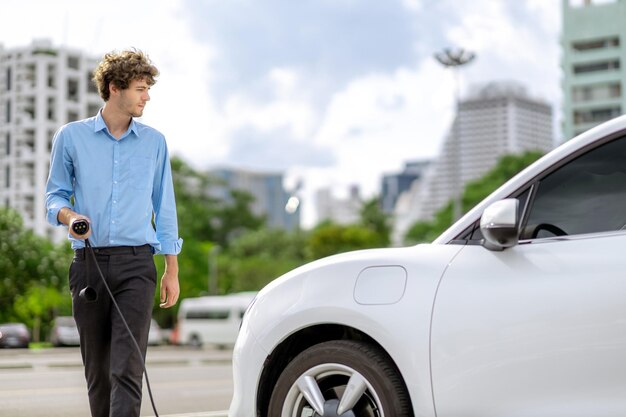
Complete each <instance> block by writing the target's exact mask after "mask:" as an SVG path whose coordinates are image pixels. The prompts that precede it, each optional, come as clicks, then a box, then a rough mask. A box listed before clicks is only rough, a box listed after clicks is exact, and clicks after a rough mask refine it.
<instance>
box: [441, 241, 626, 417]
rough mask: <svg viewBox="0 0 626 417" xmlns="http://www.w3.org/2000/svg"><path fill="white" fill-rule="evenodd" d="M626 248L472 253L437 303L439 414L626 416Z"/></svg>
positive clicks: (463, 256)
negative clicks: (600, 410) (625, 253)
mask: <svg viewBox="0 0 626 417" xmlns="http://www.w3.org/2000/svg"><path fill="white" fill-rule="evenodd" d="M590 245H593V247H594V249H595V250H594V251H592V252H590V251H589V247H590ZM624 248H626V232H624V233H616V234H602V235H600V234H598V235H595V236H583V237H578V238H574V237H572V238H567V239H564V240H560V239H559V240H556V239H555V240H551V239H546V240H545V241H544V242H541V243H534V244H532V245H524V244H520V245H518V246H516V247H514V248H511V249H507V250H505V251H502V252H492V251H488V250H485V248H483V247H481V246H467V247H465V248H464V249H463V251H461V253H460V254H459V255H458V256H457V257H456V258H455V260H454V262H453V263H452V265H451V266H450V267H449V268H448V270H447V271H446V274H445V277H444V278H443V279H442V282H441V285H440V287H439V291H438V293H437V300H436V302H435V309H434V315H433V325H432V327H433V330H432V352H433V356H432V374H433V390H434V398H435V403H436V404H437V416H438V417H452V416H459V415H464V416H479V415H480V416H483V417H501V416H504V415H506V416H520V417H521V416H524V417H531V416H537V417H539V416H541V417H552V416H570V417H583V416H589V415H599V414H597V410H598V404H602V405H603V407H604V413H603V414H601V415H602V416H603V417H608V416H615V417H617V416H624V415H626V395H624V392H626V360H625V358H626V302H624V300H626V279H625V278H626V271H625V270H624V266H625V264H626V263H625V260H626V257H623V255H621V254H622V253H623V251H624ZM620 258H621V259H620ZM581 260H584V261H583V262H581ZM618 260H619V261H618ZM609 262H610V264H608V263H609ZM484 265H489V266H490V271H489V275H485V274H484ZM598 265H603V271H604V273H603V274H598V273H597V270H598ZM555 305H556V306H558V307H555ZM511 410H515V414H512V412H511Z"/></svg>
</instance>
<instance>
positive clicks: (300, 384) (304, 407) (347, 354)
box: [268, 340, 413, 417]
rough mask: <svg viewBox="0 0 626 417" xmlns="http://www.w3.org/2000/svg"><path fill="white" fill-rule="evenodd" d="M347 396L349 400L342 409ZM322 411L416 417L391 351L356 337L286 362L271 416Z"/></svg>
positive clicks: (330, 416)
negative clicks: (385, 350) (341, 405)
mask: <svg viewBox="0 0 626 417" xmlns="http://www.w3.org/2000/svg"><path fill="white" fill-rule="evenodd" d="M348 382H350V383H348ZM342 399H343V400H344V401H345V402H346V403H345V404H344V405H343V409H342V410H338V406H339V405H340V403H341V401H342ZM313 403H315V405H316V407H317V408H316V407H314V406H313ZM320 410H323V412H322V413H320V412H319V411H320ZM340 411H341V414H339V412H340ZM322 414H323V415H324V417H335V416H339V415H341V416H342V417H412V416H413V412H412V409H411V405H410V399H409V395H408V392H407V389H406V386H405V384H404V381H403V380H402V377H401V376H400V373H399V371H398V370H397V368H396V366H395V365H394V364H393V362H392V361H391V359H390V358H389V357H388V355H387V354H386V353H385V352H383V351H382V350H381V349H379V348H377V347H376V346H373V345H371V344H368V343H364V342H356V341H351V340H335V341H330V342H324V343H320V344H318V345H315V346H312V347H310V348H308V349H306V350H305V351H303V352H302V353H300V354H299V355H298V356H296V357H295V358H294V359H293V360H292V361H291V362H290V363H289V365H287V367H286V368H285V369H284V371H283V372H282V373H281V375H280V376H279V378H278V381H277V382H276V386H275V388H274V391H273V392H272V396H271V398H270V403H269V407H268V417H305V416H319V415H322Z"/></svg>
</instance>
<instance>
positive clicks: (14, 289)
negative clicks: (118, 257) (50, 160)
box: [0, 209, 72, 335]
mask: <svg viewBox="0 0 626 417" xmlns="http://www.w3.org/2000/svg"><path fill="white" fill-rule="evenodd" d="M71 257H72V253H71V251H70V250H69V248H68V246H67V244H65V245H62V246H54V245H52V243H50V242H49V241H48V240H47V239H44V238H42V237H39V236H36V235H35V234H34V233H33V232H32V231H30V230H26V229H25V228H24V224H23V221H22V218H21V216H20V215H19V213H17V212H16V211H14V210H11V209H0V322H6V321H22V322H24V323H26V324H28V325H30V326H31V327H35V330H38V329H39V323H41V325H42V329H43V332H42V334H44V335H45V334H47V333H46V332H45V331H46V330H47V328H48V323H49V321H50V320H51V319H52V317H53V316H54V315H55V314H68V312H69V311H71V307H70V306H71V297H70V293H69V289H68V283H67V272H68V267H69V263H70V260H71ZM36 334H39V333H38V332H36Z"/></svg>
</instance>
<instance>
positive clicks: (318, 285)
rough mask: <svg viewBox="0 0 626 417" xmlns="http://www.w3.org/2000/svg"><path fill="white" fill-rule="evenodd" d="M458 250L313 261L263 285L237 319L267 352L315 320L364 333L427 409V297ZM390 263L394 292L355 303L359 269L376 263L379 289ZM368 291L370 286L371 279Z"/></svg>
mask: <svg viewBox="0 0 626 417" xmlns="http://www.w3.org/2000/svg"><path fill="white" fill-rule="evenodd" d="M461 249H462V246H459V245H418V246H413V247H408V248H392V249H379V250H367V251H357V252H351V253H346V254H342V255H336V256H333V257H329V258H325V259H323V260H320V261H316V262H313V263H311V264H308V265H305V266H304V267H302V268H299V269H296V270H294V271H292V272H291V273H289V274H287V275H285V276H283V277H281V278H279V279H277V280H275V281H274V282H272V283H271V284H270V285H269V286H267V287H266V288H265V289H264V290H262V291H261V292H260V293H259V295H258V296H257V299H256V300H255V302H254V305H253V306H252V308H250V310H249V311H248V313H247V314H246V318H245V319H244V326H245V327H246V329H248V328H252V329H254V338H255V339H256V340H257V341H258V343H259V345H260V346H261V347H262V348H263V350H264V351H266V352H268V353H271V352H273V351H274V350H275V349H276V348H277V347H278V346H279V345H280V344H281V343H282V342H283V341H284V340H285V339H287V338H288V337H290V336H291V335H293V334H295V333H297V332H299V331H301V330H302V329H305V328H307V327H311V326H316V325H320V324H338V325H342V326H347V327H351V328H354V329H356V330H358V331H360V332H363V333H365V334H367V335H368V336H369V337H371V338H372V339H374V340H375V341H376V342H377V343H378V344H379V345H380V346H381V347H382V348H383V349H385V350H386V352H387V353H388V354H389V355H390V357H391V358H392V360H393V361H394V362H395V363H396V365H397V366H398V367H399V369H400V370H401V373H402V375H403V378H404V380H405V383H406V385H407V387H408V388H409V391H410V393H411V398H412V402H413V406H414V411H415V412H416V415H434V408H433V404H432V392H431V386H430V384H431V382H430V356H429V355H430V340H429V338H430V323H431V314H432V309H433V300H434V298H435V294H436V291H437V286H438V284H439V280H440V278H441V276H442V275H443V273H444V271H445V268H446V266H447V265H448V264H449V262H450V260H451V259H452V258H453V257H454V256H455V255H456V254H457V253H458V252H459V251H460V250H461ZM390 266H392V267H397V268H402V269H404V270H405V271H406V283H405V288H404V291H403V293H402V294H401V296H400V297H399V298H398V299H397V300H387V301H385V300H383V302H380V303H377V302H376V298H375V297H374V298H371V302H365V303H364V302H358V301H357V299H358V298H357V297H355V289H356V285H357V281H358V278H359V276H362V273H363V271H365V270H367V269H368V268H381V271H383V272H381V274H380V276H379V277H378V278H379V279H380V281H381V282H380V287H381V288H384V286H385V285H386V276H385V273H384V272H385V270H384V268H386V267H390ZM395 271H396V272H397V270H395ZM371 290H372V291H375V290H376V286H375V284H372V288H371ZM303 294H307V296H306V297H304V296H303ZM368 299H370V298H368ZM248 324H251V326H248ZM418 411H419V412H418Z"/></svg>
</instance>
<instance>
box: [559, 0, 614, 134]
mask: <svg viewBox="0 0 626 417" xmlns="http://www.w3.org/2000/svg"><path fill="white" fill-rule="evenodd" d="M561 1H562V11H563V33H562V36H561V42H562V49H563V57H562V61H561V62H562V69H563V139H564V140H569V139H571V138H572V137H574V136H576V135H578V134H580V133H582V132H584V131H585V130H587V129H589V128H591V127H593V126H595V125H597V124H600V123H602V122H604V121H606V120H609V119H611V118H614V117H617V116H619V115H621V114H622V113H623V112H624V109H626V98H625V96H624V87H625V86H624V80H626V65H624V64H622V60H623V59H626V25H625V24H624V23H625V22H626V1H624V0H612V1H610V0H609V1H607V0H602V1H599V0H596V1H594V0H578V1H575V0H561Z"/></svg>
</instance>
